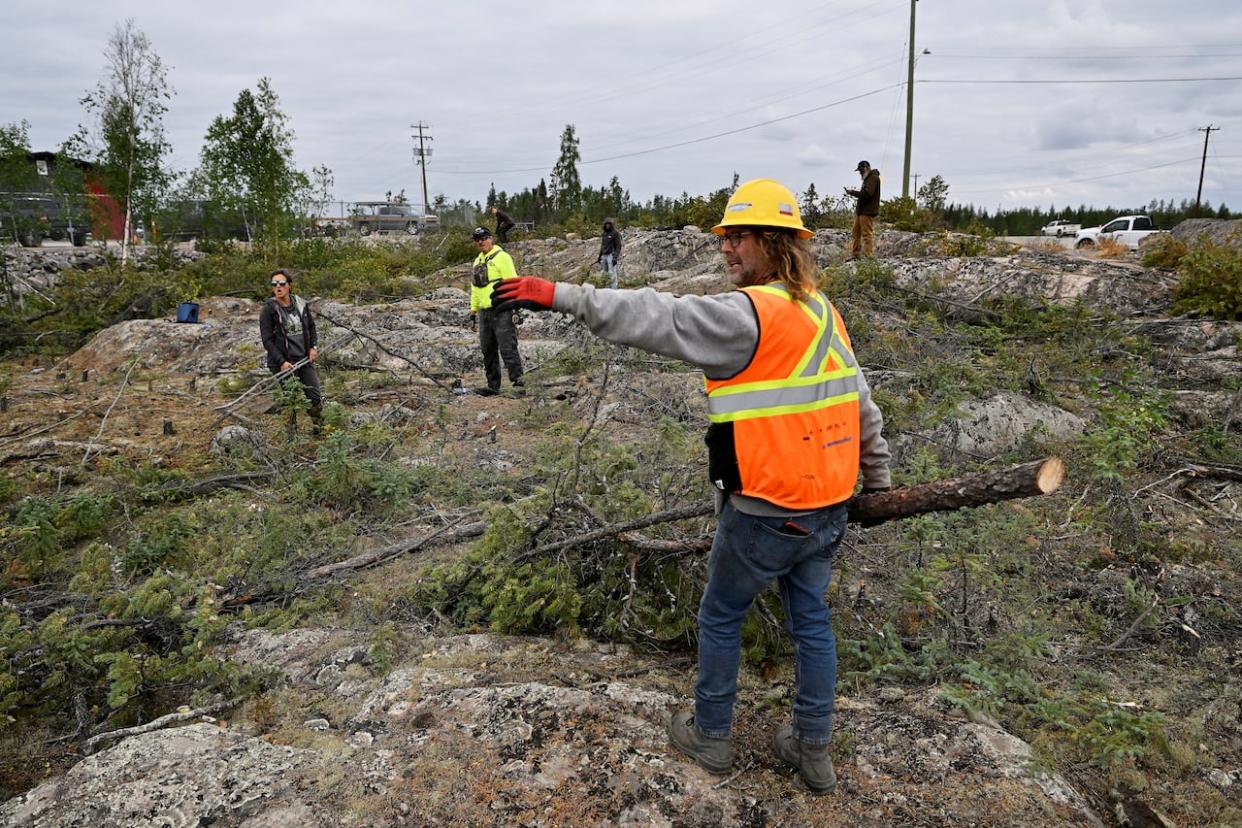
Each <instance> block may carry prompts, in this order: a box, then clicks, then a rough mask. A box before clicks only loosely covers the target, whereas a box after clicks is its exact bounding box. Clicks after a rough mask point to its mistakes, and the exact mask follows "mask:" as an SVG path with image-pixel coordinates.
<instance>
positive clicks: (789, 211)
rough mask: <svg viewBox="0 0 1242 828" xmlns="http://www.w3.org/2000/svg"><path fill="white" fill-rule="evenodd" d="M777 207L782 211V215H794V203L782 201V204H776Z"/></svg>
mask: <svg viewBox="0 0 1242 828" xmlns="http://www.w3.org/2000/svg"><path fill="white" fill-rule="evenodd" d="M776 209H777V210H778V211H780V214H781V215H782V216H792V215H793V205H792V204H784V203H781V204H778V205H776Z"/></svg>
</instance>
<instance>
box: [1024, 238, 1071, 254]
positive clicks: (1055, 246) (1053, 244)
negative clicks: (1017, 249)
mask: <svg viewBox="0 0 1242 828" xmlns="http://www.w3.org/2000/svg"><path fill="white" fill-rule="evenodd" d="M1027 249H1029V250H1037V251H1039V252H1040V253H1064V252H1065V245H1063V244H1061V243H1060V242H1059V241H1056V240H1054V239H1040V240H1038V241H1033V242H1031V243H1030V244H1028V245H1027Z"/></svg>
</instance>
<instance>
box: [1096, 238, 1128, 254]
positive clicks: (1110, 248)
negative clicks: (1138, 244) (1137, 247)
mask: <svg viewBox="0 0 1242 828" xmlns="http://www.w3.org/2000/svg"><path fill="white" fill-rule="evenodd" d="M1092 255H1093V256H1095V258H1097V259H1124V258H1125V257H1126V256H1128V255H1130V248H1128V247H1126V246H1125V245H1124V244H1122V243H1121V242H1119V241H1117V240H1116V239H1100V240H1099V241H1098V242H1096V244H1095V249H1094V250H1093V251H1092Z"/></svg>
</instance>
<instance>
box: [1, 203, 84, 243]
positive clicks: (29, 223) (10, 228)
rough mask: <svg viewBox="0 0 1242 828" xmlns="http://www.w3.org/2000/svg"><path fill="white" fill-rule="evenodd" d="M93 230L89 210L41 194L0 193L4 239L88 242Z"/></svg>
mask: <svg viewBox="0 0 1242 828" xmlns="http://www.w3.org/2000/svg"><path fill="white" fill-rule="evenodd" d="M89 229H90V222H89V221H88V219H87V217H86V215H85V212H84V211H83V210H81V209H77V208H74V207H72V206H69V207H66V206H65V205H64V204H63V203H62V202H61V200H60V199H58V198H56V197H54V196H49V195H46V194H40V193H0V240H4V241H6V242H7V241H9V240H12V241H16V242H18V243H19V244H21V245H22V246H23V247H38V246H39V245H40V244H42V243H43V240H44V239H55V240H56V241H60V240H62V239H69V241H70V242H71V243H72V244H73V246H74V247H81V246H82V245H84V244H86V237H87V233H88V231H89Z"/></svg>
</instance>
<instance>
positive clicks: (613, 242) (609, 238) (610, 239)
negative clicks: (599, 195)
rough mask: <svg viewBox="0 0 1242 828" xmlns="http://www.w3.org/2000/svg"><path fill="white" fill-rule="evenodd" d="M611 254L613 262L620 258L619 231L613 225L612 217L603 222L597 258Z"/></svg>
mask: <svg viewBox="0 0 1242 828" xmlns="http://www.w3.org/2000/svg"><path fill="white" fill-rule="evenodd" d="M608 254H612V260H613V261H614V262H615V261H617V260H619V259H620V258H621V233H620V232H619V231H618V230H617V228H616V227H615V226H614V225H613V223H612V219H609V220H608V221H606V222H604V235H603V237H602V238H601V239H600V240H599V258H601V259H602V258H603V257H604V256H607V255H608Z"/></svg>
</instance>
